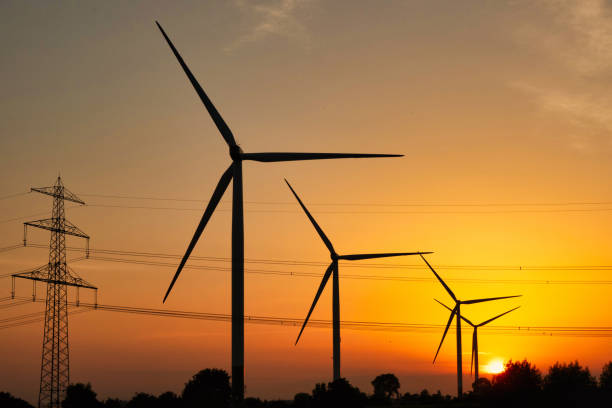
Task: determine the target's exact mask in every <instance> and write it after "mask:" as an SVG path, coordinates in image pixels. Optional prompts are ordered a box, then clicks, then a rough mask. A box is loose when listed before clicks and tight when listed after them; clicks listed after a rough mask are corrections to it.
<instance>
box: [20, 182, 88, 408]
mask: <svg viewBox="0 0 612 408" xmlns="http://www.w3.org/2000/svg"><path fill="white" fill-rule="evenodd" d="M31 191H35V192H37V193H41V194H46V195H49V196H51V197H53V215H52V217H51V218H47V219H42V220H36V221H29V222H26V223H24V227H23V228H24V234H23V244H24V246H25V245H26V232H27V227H28V226H30V227H36V228H41V229H44V230H47V231H51V240H50V242H49V263H48V264H47V265H44V266H42V267H40V268H37V269H35V270H33V271H31V272H24V273H17V274H14V275H12V276H13V279H15V278H22V279H29V280H32V281H34V284H36V281H39V282H46V283H47V298H46V305H45V326H44V332H43V347H42V363H41V369H40V391H39V394H38V407H39V408H59V407H60V406H61V405H60V404H61V401H62V400H63V399H64V393H65V392H66V387H67V386H68V384H69V382H70V365H69V353H68V286H73V287H76V288H77V291H78V288H87V289H93V290H96V291H97V288H96V287H95V286H92V285H91V284H89V283H87V282H86V281H84V280H83V279H81V278H80V277H79V276H78V275H77V274H76V273H74V272H73V271H72V270H71V269H70V268H68V265H67V264H66V235H72V236H75V237H80V238H84V239H86V240H87V249H88V250H87V256H88V255H89V253H88V252H89V236H88V235H87V234H85V233H84V232H83V231H81V230H80V229H79V228H78V227H77V226H76V225H74V224H72V223H71V222H70V221H68V220H67V219H66V217H65V212H64V201H72V202H74V203H78V204H81V205H83V204H85V203H84V202H83V201H82V200H81V199H80V198H78V197H77V196H76V195H74V194H73V193H71V192H70V191H69V190H68V189H67V188H66V187H64V186H63V184H62V180H61V178H60V177H58V178H57V182H56V183H55V185H54V186H52V187H42V188H32V189H31ZM13 288H14V285H13ZM12 295H13V296H15V291H14V289H13V293H12Z"/></svg>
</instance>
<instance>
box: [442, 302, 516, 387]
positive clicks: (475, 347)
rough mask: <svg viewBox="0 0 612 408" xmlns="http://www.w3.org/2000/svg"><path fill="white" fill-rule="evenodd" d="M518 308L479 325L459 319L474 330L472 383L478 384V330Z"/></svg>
mask: <svg viewBox="0 0 612 408" xmlns="http://www.w3.org/2000/svg"><path fill="white" fill-rule="evenodd" d="M434 300H435V301H436V302H438V303H439V304H441V305H442V306H444V307H445V308H447V309H448V310H450V311H451V312H452V311H453V309H451V308H450V307H448V306H446V305H445V304H444V303H442V302H440V301H439V300H438V299H434ZM519 307H520V306H517V307H515V308H514V309H510V310H508V311H507V312H504V313H501V314H498V315H497V316H495V317H493V318H491V319H489V320H485V321H484V322H482V323H480V324H474V323H472V322H471V321H469V320H468V319H467V318H466V317H465V316H461V319H462V320H463V321H464V322H466V323H467V324H469V325H470V326H472V327H473V328H474V331H473V333H472V358H471V360H470V374H472V368H474V382H478V328H479V327H482V326H485V325H487V324H489V323H491V322H492V321H493V320H497V319H499V318H500V317H502V316H503V315H506V314H508V313H510V312H512V311H515V310H516V309H518V308H519Z"/></svg>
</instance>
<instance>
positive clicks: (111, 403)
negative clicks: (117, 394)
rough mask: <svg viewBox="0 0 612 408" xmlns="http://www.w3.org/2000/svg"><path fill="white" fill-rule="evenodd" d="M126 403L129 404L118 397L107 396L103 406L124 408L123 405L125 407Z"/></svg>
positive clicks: (105, 407)
mask: <svg viewBox="0 0 612 408" xmlns="http://www.w3.org/2000/svg"><path fill="white" fill-rule="evenodd" d="M126 405H127V403H126V402H125V401H122V400H120V399H117V398H107V399H106V400H104V402H103V403H102V406H103V407H104V408H122V407H124V406H126Z"/></svg>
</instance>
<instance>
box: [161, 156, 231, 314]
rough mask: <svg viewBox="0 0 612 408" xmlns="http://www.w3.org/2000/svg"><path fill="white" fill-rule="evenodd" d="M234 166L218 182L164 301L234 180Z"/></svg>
mask: <svg viewBox="0 0 612 408" xmlns="http://www.w3.org/2000/svg"><path fill="white" fill-rule="evenodd" d="M232 167H233V165H231V166H229V168H228V169H227V170H225V173H223V175H222V176H221V179H220V180H219V183H218V184H217V187H216V188H215V191H214V192H213V195H212V197H211V199H210V201H209V202H208V206H206V210H205V211H204V215H202V219H201V220H200V223H199V224H198V227H197V228H196V230H195V233H194V234H193V238H191V242H190V243H189V246H188V247H187V251H186V252H185V255H184V256H183V259H182V260H181V263H180V264H179V266H178V269H177V270H176V273H175V274H174V277H173V278H172V282H170V286H169V287H168V290H167V291H166V295H165V296H164V300H163V302H165V301H166V298H167V297H168V295H169V294H170V291H171V290H172V287H173V286H174V283H175V282H176V280H177V279H178V277H179V275H180V273H181V271H182V270H183V267H184V266H185V262H187V259H188V258H189V255H191V251H193V248H194V247H195V245H196V243H197V242H198V239H200V236H201V235H202V232H203V231H204V227H206V224H207V223H208V220H209V219H210V217H211V216H212V214H213V212H214V211H215V208H217V204H219V201H221V197H222V196H223V193H225V190H226V189H227V186H228V185H229V182H230V181H231V180H232V171H233V169H232Z"/></svg>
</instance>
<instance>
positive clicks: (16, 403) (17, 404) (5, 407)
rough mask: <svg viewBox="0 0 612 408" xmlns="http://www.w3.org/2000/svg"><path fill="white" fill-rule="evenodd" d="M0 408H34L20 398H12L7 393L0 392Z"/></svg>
mask: <svg viewBox="0 0 612 408" xmlns="http://www.w3.org/2000/svg"><path fill="white" fill-rule="evenodd" d="M0 407H2V408H34V407H33V406H32V405H30V404H28V403H27V402H26V401H24V400H22V399H21V398H17V397H13V396H12V395H11V394H10V393H8V392H0Z"/></svg>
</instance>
